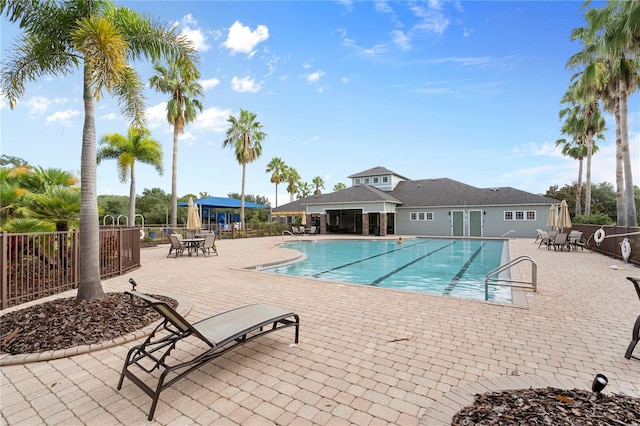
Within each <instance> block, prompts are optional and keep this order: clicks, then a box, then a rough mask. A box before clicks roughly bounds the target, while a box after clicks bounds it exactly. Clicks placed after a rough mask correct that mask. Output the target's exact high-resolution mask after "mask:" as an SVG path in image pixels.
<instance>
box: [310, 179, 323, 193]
mask: <svg viewBox="0 0 640 426" xmlns="http://www.w3.org/2000/svg"><path fill="white" fill-rule="evenodd" d="M311 183H312V184H313V186H315V187H316V190H315V192H314V194H316V195H320V189H324V180H322V178H321V177H320V176H316V177H314V178H313V180H312V181H311Z"/></svg>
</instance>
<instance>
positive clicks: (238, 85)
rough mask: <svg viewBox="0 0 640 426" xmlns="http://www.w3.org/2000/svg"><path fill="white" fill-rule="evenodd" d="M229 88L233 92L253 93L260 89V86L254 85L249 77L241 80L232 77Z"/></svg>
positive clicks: (254, 82) (253, 81)
mask: <svg viewBox="0 0 640 426" xmlns="http://www.w3.org/2000/svg"><path fill="white" fill-rule="evenodd" d="M231 88H232V89H233V90H234V91H235V92H251V93H255V92H257V91H259V90H260V89H262V86H261V85H260V84H259V83H256V81H255V80H253V79H251V78H249V77H243V78H238V77H233V79H231Z"/></svg>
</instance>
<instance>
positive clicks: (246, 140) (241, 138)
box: [222, 109, 267, 230]
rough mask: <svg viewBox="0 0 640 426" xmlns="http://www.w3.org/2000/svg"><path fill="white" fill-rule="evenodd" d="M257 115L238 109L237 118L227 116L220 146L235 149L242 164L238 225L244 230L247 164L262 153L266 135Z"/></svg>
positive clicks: (237, 158)
mask: <svg viewBox="0 0 640 426" xmlns="http://www.w3.org/2000/svg"><path fill="white" fill-rule="evenodd" d="M256 117H257V115H256V114H254V113H252V112H249V111H247V110H245V109H241V110H240V116H239V117H238V118H236V117H234V116H229V118H228V119H227V122H228V123H229V125H230V126H229V128H228V129H227V138H226V139H225V140H224V142H223V143H222V147H223V148H226V147H231V148H232V149H233V150H234V151H235V155H236V160H237V161H238V163H239V164H241V165H242V192H240V227H241V228H242V230H244V187H245V179H246V174H247V164H249V163H253V162H254V161H256V160H257V159H258V158H260V156H261V155H262V142H263V141H264V139H265V138H266V137H267V135H266V134H265V133H264V132H263V131H262V124H260V122H259V121H256Z"/></svg>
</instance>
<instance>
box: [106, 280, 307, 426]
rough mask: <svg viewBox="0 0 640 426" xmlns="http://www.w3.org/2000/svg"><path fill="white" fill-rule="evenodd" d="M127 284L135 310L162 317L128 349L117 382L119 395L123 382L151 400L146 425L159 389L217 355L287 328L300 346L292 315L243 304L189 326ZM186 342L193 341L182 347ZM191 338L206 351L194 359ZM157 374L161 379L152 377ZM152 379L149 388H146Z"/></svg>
mask: <svg viewBox="0 0 640 426" xmlns="http://www.w3.org/2000/svg"><path fill="white" fill-rule="evenodd" d="M129 282H130V283H131V284H132V286H133V290H131V291H125V294H127V295H129V297H130V300H129V303H130V304H131V305H133V306H135V307H137V308H145V309H148V308H151V309H154V310H155V311H156V312H158V313H159V314H160V315H161V316H162V318H163V320H162V322H161V323H159V324H158V326H157V327H156V328H155V329H154V331H153V332H152V333H151V335H150V336H149V337H147V339H146V340H145V341H144V342H142V343H141V344H139V345H136V346H134V347H133V348H131V349H130V350H129V353H128V354H127V358H126V360H125V362H124V366H123V367H122V373H121V374H120V381H119V382H118V390H120V389H122V383H123V381H124V378H125V377H127V378H128V379H130V380H131V381H132V382H133V383H134V384H135V385H136V386H138V387H139V388H140V389H142V390H143V391H144V392H145V393H146V394H147V395H149V396H150V397H151V399H152V400H153V402H152V403H151V409H150V410H149V417H148V420H149V421H151V420H153V415H154V413H155V410H156V406H157V405H158V399H159V397H160V393H161V392H162V391H163V390H165V389H166V388H168V387H169V386H171V385H172V384H174V383H176V382H177V381H178V380H180V379H182V378H183V377H185V376H186V375H187V374H189V373H191V372H192V371H194V370H196V369H197V368H199V367H201V366H202V365H204V364H206V363H208V362H209V361H211V360H213V359H215V358H217V357H219V356H220V355H223V354H225V353H227V352H228V351H230V350H232V349H234V348H236V347H238V346H240V345H243V344H244V343H247V342H250V341H252V340H254V339H256V338H258V337H261V336H264V335H265V334H268V333H272V332H274V331H277V330H280V329H282V328H286V327H295V338H294V341H295V343H298V332H299V328H300V319H299V317H298V315H297V314H295V313H293V312H290V311H286V310H284V309H280V308H276V307H273V306H268V305H247V306H243V307H240V308H236V309H232V310H230V311H226V312H223V313H220V314H217V315H213V316H211V317H209V318H206V319H203V320H200V321H198V322H196V323H193V324H191V323H190V322H189V321H187V320H186V319H185V318H184V317H182V316H181V315H180V314H179V313H177V312H176V311H175V310H174V309H173V308H172V307H171V306H170V305H169V304H168V303H166V302H164V301H161V300H158V299H155V298H153V297H151V296H148V295H146V294H144V293H140V292H138V291H136V290H135V288H136V282H135V281H134V280H133V279H129ZM187 338H190V340H191V341H189V342H186V341H185V342H184V344H181V341H182V340H185V339H187ZM194 339H195V340H200V341H201V342H203V343H204V344H205V346H206V348H204V349H202V350H201V352H200V353H198V354H195V355H194V352H197V351H198V349H199V348H202V345H194V344H193V343H194V342H193V340H194ZM178 346H179V347H180V348H178V350H176V352H175V353H174V354H172V352H173V350H174V349H176V348H177V347H178ZM156 369H157V370H158V371H159V373H160V374H159V376H158V375H157V374H152V373H153V372H154V371H155V370H156ZM134 370H135V373H134ZM136 373H137V374H136ZM156 380H157V383H155V384H154V385H153V386H150V385H149V384H150V382H151V381H156Z"/></svg>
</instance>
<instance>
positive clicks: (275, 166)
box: [265, 157, 287, 207]
mask: <svg viewBox="0 0 640 426" xmlns="http://www.w3.org/2000/svg"><path fill="white" fill-rule="evenodd" d="M286 168H287V165H286V164H285V163H284V161H282V158H280V157H273V158H272V159H271V161H269V164H267V170H266V171H265V172H266V173H271V183H275V184H276V207H278V185H279V184H280V183H282V182H284V178H285V174H284V172H285V169H286Z"/></svg>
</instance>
